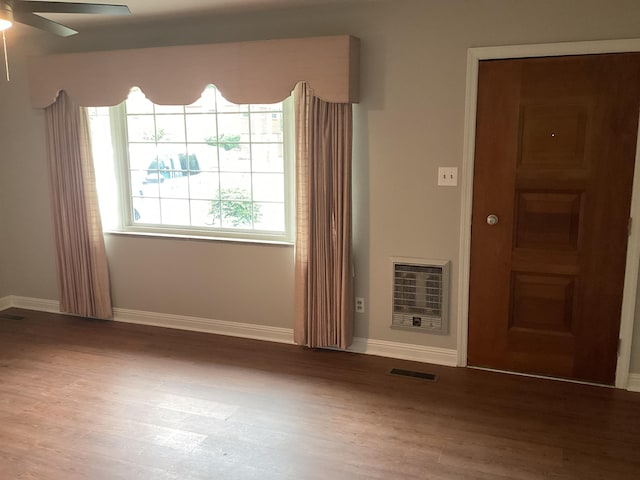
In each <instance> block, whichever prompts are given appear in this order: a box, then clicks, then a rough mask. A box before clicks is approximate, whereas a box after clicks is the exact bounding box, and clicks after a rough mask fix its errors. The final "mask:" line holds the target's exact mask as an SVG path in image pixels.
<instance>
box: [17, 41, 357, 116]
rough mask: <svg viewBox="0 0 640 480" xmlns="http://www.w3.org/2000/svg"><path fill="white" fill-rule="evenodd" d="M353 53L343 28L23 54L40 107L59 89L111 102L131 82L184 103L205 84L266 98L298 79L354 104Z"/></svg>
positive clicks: (164, 101)
mask: <svg viewBox="0 0 640 480" xmlns="http://www.w3.org/2000/svg"><path fill="white" fill-rule="evenodd" d="M358 57H359V40H358V39H357V38H355V37H351V36H349V35H339V36H331V37H314V38H298V39H282V40H265V41H255V42H240V43H221V44H211V45H187V46H175V47H155V48H141V49H131V50H115V51H103V52H88V53H71V54H58V55H47V56H42V57H34V58H32V59H30V62H29V80H30V86H31V101H32V104H33V106H34V107H35V108H45V107H47V106H48V105H50V104H52V103H53V102H54V101H55V100H56V98H57V96H58V93H59V92H60V91H61V90H64V91H65V92H67V94H68V95H69V96H70V97H71V98H72V99H73V101H74V102H75V103H76V104H78V105H82V106H85V107H90V106H111V105H117V104H119V103H121V102H122V101H123V100H125V98H126V97H127V95H128V93H129V90H130V89H131V87H134V86H137V87H140V88H141V89H142V91H143V92H144V93H145V95H146V96H147V98H149V99H150V100H151V101H153V102H154V103H156V104H161V105H188V104H190V103H193V102H194V101H196V100H197V99H198V98H199V97H200V95H201V94H202V91H203V90H204V88H205V86H206V85H208V84H210V83H211V84H213V85H215V86H216V87H217V88H218V89H219V90H220V91H221V92H222V95H223V96H224V97H225V98H226V99H227V100H229V101H231V102H234V103H274V102H278V101H281V100H283V99H284V98H286V97H288V96H289V95H290V94H291V91H292V90H293V88H294V87H295V85H296V84H297V83H298V82H301V81H304V82H306V83H307V84H308V85H310V86H311V87H312V88H313V90H314V92H315V95H316V96H317V97H319V98H321V99H323V100H325V101H327V102H334V103H356V102H358V96H359V88H358V87H359V59H358Z"/></svg>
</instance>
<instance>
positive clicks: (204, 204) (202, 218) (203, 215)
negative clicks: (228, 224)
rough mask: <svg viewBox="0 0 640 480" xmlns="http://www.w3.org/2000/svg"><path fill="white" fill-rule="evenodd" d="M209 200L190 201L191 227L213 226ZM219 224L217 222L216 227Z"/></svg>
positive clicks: (211, 206) (211, 205) (211, 203)
mask: <svg viewBox="0 0 640 480" xmlns="http://www.w3.org/2000/svg"><path fill="white" fill-rule="evenodd" d="M212 208H213V202H212V201H211V200H191V225H193V226H194V227H213V226H214V225H215V221H214V214H213V213H212ZM217 226H220V223H219V222H218V225H217Z"/></svg>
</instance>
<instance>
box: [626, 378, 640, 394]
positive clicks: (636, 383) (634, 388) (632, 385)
mask: <svg viewBox="0 0 640 480" xmlns="http://www.w3.org/2000/svg"><path fill="white" fill-rule="evenodd" d="M627 390H629V391H630V392H639V393H640V373H630V374H629V385H627Z"/></svg>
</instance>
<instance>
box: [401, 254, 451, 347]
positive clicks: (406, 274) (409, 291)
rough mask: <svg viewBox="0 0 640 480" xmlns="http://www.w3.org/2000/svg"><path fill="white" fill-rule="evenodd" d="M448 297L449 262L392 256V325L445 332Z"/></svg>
mask: <svg viewBox="0 0 640 480" xmlns="http://www.w3.org/2000/svg"><path fill="white" fill-rule="evenodd" d="M448 300H449V262H448V261H440V260H415V259H409V260H408V261H407V260H406V259H393V315H392V326H393V327H399V328H410V329H415V330H419V331H425V332H430V333H437V334H441V335H445V334H447V333H448V332H449V319H448Z"/></svg>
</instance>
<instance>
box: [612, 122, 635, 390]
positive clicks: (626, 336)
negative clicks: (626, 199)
mask: <svg viewBox="0 0 640 480" xmlns="http://www.w3.org/2000/svg"><path fill="white" fill-rule="evenodd" d="M629 215H630V217H631V218H632V219H633V221H632V222H631V231H630V232H629V241H628V242H627V261H626V266H625V276H624V288H623V290H622V311H621V314H620V316H621V319H620V333H619V335H618V338H619V339H620V347H619V351H618V365H617V368H616V387H618V388H626V387H627V384H628V382H629V377H630V373H629V368H630V366H631V342H632V341H633V324H634V320H635V315H636V299H637V295H638V265H639V264H640V124H639V125H638V137H637V139H636V161H635V170H634V172H633V190H632V194H631V213H630V214H629Z"/></svg>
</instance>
